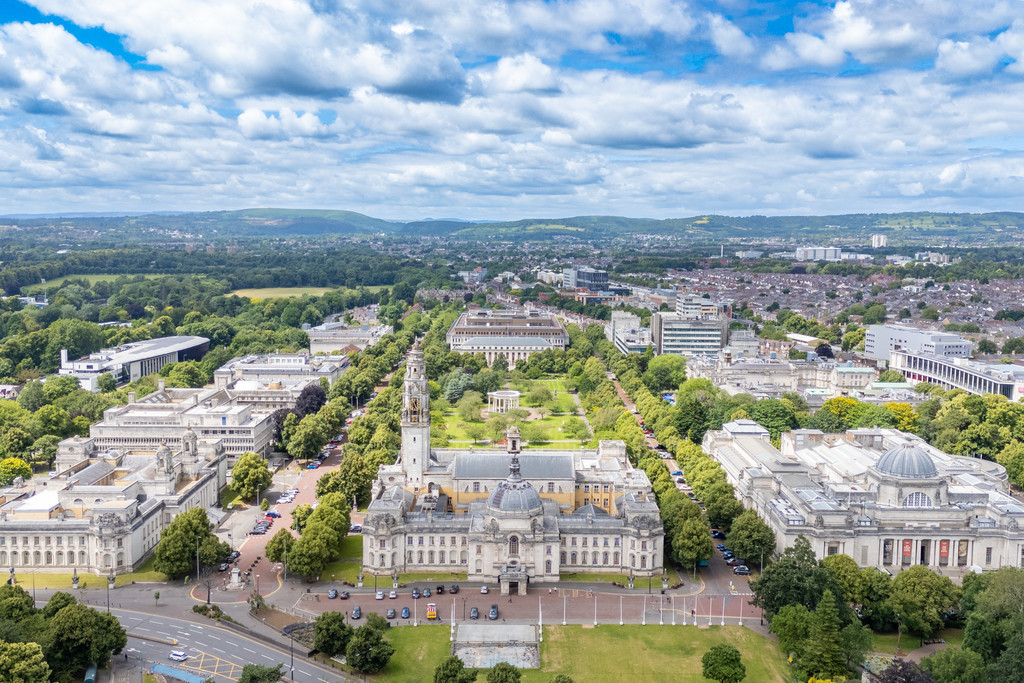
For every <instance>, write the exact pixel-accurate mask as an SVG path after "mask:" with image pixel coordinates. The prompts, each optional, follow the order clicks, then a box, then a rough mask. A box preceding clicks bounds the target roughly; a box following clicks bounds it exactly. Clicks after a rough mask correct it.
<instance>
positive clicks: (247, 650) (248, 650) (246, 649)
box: [242, 647, 256, 654]
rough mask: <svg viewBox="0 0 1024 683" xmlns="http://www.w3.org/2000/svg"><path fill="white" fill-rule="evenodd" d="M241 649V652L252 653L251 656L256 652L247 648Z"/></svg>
mask: <svg viewBox="0 0 1024 683" xmlns="http://www.w3.org/2000/svg"><path fill="white" fill-rule="evenodd" d="M242 649H243V650H245V651H246V652H250V653H252V654H256V650H250V649H249V648H247V647H243V648H242Z"/></svg>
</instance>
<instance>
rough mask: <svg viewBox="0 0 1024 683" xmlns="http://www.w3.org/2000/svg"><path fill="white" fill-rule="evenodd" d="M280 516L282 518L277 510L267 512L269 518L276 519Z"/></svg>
mask: <svg viewBox="0 0 1024 683" xmlns="http://www.w3.org/2000/svg"><path fill="white" fill-rule="evenodd" d="M280 516H281V513H280V512H278V511H277V510H267V517H270V518H274V517H280Z"/></svg>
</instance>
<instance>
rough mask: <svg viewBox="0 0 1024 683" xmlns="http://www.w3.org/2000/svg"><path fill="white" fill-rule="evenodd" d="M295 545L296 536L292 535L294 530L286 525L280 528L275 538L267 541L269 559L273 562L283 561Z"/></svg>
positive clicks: (266, 550)
mask: <svg viewBox="0 0 1024 683" xmlns="http://www.w3.org/2000/svg"><path fill="white" fill-rule="evenodd" d="M293 545H295V537H294V536H292V532H290V531H288V529H285V528H284V527H282V528H280V529H278V530H277V533H276V534H274V536H273V538H271V539H270V541H268V542H267V547H266V549H265V552H266V554H267V559H268V560H270V561H271V562H283V561H284V560H285V558H286V557H287V555H288V553H289V552H291V549H292V546H293Z"/></svg>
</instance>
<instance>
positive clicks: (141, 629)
mask: <svg viewBox="0 0 1024 683" xmlns="http://www.w3.org/2000/svg"><path fill="white" fill-rule="evenodd" d="M135 630H136V631H148V630H149V629H148V628H144V627H142V626H139V627H138V628H136V629H135Z"/></svg>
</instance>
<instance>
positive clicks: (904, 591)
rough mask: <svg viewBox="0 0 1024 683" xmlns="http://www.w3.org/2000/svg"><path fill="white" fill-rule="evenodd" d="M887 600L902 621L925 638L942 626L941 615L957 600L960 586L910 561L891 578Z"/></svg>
mask: <svg viewBox="0 0 1024 683" xmlns="http://www.w3.org/2000/svg"><path fill="white" fill-rule="evenodd" d="M889 600H890V603H891V604H892V607H893V610H895V611H896V613H897V614H898V615H899V618H900V619H901V620H902V622H903V624H905V625H906V627H907V628H908V629H910V630H911V631H913V632H914V633H917V634H920V635H921V637H922V638H927V637H929V636H931V635H932V634H933V633H935V631H937V630H939V629H940V628H942V624H943V615H945V614H946V613H948V612H949V611H950V610H951V609H952V608H954V607H956V605H957V603H959V601H960V589H959V588H957V587H956V586H955V585H954V584H953V582H952V581H951V580H950V579H949V577H946V576H941V575H939V574H936V573H935V572H933V571H932V570H931V569H928V568H927V567H925V566H923V565H914V566H913V567H910V568H909V569H906V570H904V571H902V572H900V573H899V574H898V575H897V576H896V578H895V579H893V582H892V596H891V597H890V598H889Z"/></svg>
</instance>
